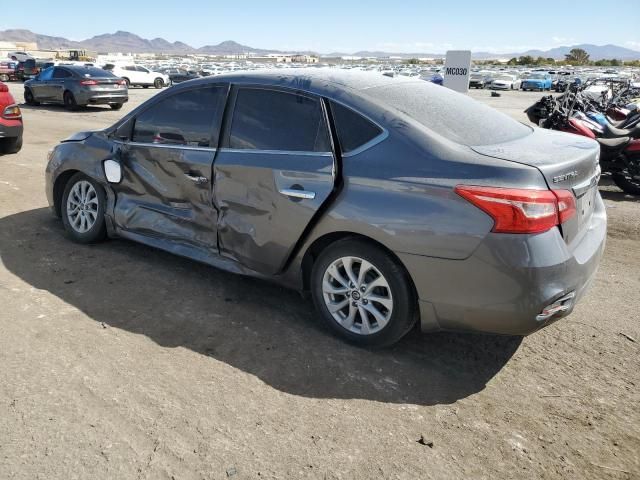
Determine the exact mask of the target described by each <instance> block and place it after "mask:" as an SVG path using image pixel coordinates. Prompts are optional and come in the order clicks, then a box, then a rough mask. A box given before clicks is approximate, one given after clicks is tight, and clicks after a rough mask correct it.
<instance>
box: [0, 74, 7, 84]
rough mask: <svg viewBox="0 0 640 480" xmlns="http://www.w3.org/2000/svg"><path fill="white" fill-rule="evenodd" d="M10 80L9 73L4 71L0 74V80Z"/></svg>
mask: <svg viewBox="0 0 640 480" xmlns="http://www.w3.org/2000/svg"><path fill="white" fill-rule="evenodd" d="M8 81H9V75H7V74H6V73H3V74H2V75H0V82H8Z"/></svg>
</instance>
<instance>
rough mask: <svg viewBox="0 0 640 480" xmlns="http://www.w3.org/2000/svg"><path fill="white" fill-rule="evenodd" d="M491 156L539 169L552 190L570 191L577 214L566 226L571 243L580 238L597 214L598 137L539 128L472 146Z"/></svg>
mask: <svg viewBox="0 0 640 480" xmlns="http://www.w3.org/2000/svg"><path fill="white" fill-rule="evenodd" d="M471 148H472V149H473V150H474V151H475V152H477V153H479V154H481V155H485V156H488V157H493V158H499V159H502V160H508V161H510V162H515V163H520V164H523V165H529V166H532V167H535V168H537V169H538V170H539V171H540V172H541V173H542V175H543V176H544V178H545V180H546V182H547V185H548V186H549V188H550V189H551V190H570V191H572V192H573V194H574V196H575V197H576V207H577V213H576V215H575V216H574V217H573V218H571V219H570V220H568V221H566V222H565V223H564V224H563V225H562V234H563V237H564V239H565V241H566V242H567V243H571V242H573V241H574V240H576V239H577V238H578V237H579V236H580V235H581V233H582V232H583V230H584V228H585V226H586V225H588V223H589V220H590V218H591V215H592V213H593V210H594V207H595V202H596V195H597V192H598V180H599V177H600V167H599V163H598V160H599V157H600V146H599V145H598V143H597V142H595V141H594V140H591V139H589V138H586V137H581V136H579V135H572V134H568V133H563V132H555V131H552V130H543V129H539V128H535V129H534V130H533V133H531V134H530V135H527V136H525V137H522V138H519V139H517V140H513V141H510V142H506V143H500V144H495V145H482V146H473V147H471Z"/></svg>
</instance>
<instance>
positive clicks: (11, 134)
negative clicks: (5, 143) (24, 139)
mask: <svg viewBox="0 0 640 480" xmlns="http://www.w3.org/2000/svg"><path fill="white" fill-rule="evenodd" d="M12 123H15V121H12ZM22 131H23V126H22V124H20V125H3V124H2V123H0V138H19V137H21V136H22Z"/></svg>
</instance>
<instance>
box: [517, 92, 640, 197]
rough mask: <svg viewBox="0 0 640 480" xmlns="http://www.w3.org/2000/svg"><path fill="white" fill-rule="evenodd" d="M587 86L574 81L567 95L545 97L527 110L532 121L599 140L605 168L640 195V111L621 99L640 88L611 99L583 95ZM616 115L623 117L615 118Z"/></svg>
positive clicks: (621, 184)
mask: <svg viewBox="0 0 640 480" xmlns="http://www.w3.org/2000/svg"><path fill="white" fill-rule="evenodd" d="M583 89H584V86H581V85H572V86H571V87H570V88H569V90H568V91H567V93H565V94H564V95H562V96H560V97H557V98H554V97H553V96H551V95H549V96H545V97H542V98H541V99H540V100H539V101H538V102H536V103H535V104H534V105H532V106H531V107H529V108H528V109H527V110H525V112H526V113H527V116H528V117H529V120H530V121H531V122H532V123H535V124H537V125H538V126H540V127H542V128H549V129H553V130H558V131H562V132H567V133H573V134H575V135H581V136H584V137H588V138H592V139H594V140H595V141H597V142H598V143H599V144H600V167H601V169H602V171H603V172H606V173H610V174H611V178H612V179H613V181H614V183H615V184H616V185H617V186H618V187H619V188H620V189H622V190H623V191H624V192H625V193H629V194H632V195H640V112H638V110H637V108H636V109H622V108H621V107H620V103H621V102H624V101H626V100H628V98H629V96H630V95H634V94H636V93H637V92H636V91H635V90H633V89H628V88H627V89H619V90H618V91H617V92H615V91H614V95H613V96H612V97H611V98H608V99H607V98H605V96H602V97H601V98H593V96H591V95H582V94H581V93H582V90H583ZM625 105H629V103H626V104H625ZM625 111H626V115H623V114H624V113H625ZM616 117H619V118H620V120H615V118H616Z"/></svg>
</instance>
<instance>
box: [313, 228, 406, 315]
mask: <svg viewBox="0 0 640 480" xmlns="http://www.w3.org/2000/svg"><path fill="white" fill-rule="evenodd" d="M346 239H354V240H360V241H363V242H366V243H369V244H371V245H374V246H376V247H378V248H380V249H381V250H382V251H384V252H385V253H387V254H388V255H389V256H390V257H391V258H392V259H393V261H394V262H396V263H397V264H398V265H399V266H400V267H401V268H402V270H403V271H404V274H405V275H406V277H407V280H408V281H409V284H410V285H411V289H412V290H413V296H414V299H415V301H416V303H417V301H418V292H417V290H416V286H415V283H414V281H413V278H412V277H411V275H410V274H409V270H408V269H407V267H406V266H405V265H404V263H403V262H402V260H400V258H399V257H398V256H397V255H396V254H395V253H394V252H393V250H391V249H390V248H389V247H387V246H386V245H384V244H383V243H381V242H380V241H378V240H375V239H373V238H371V237H369V236H367V235H363V234H361V233H355V232H350V231H337V232H330V233H326V234H324V235H322V236H320V237H318V238H316V239H315V240H314V241H313V242H312V243H311V244H310V245H309V246H308V247H307V249H306V250H305V252H304V255H303V256H302V262H301V269H302V272H301V273H302V288H303V291H309V290H310V289H311V272H312V270H313V265H314V263H315V262H316V260H317V259H318V258H319V257H320V255H321V254H322V252H323V251H324V250H325V249H326V248H328V247H329V246H330V245H333V244H334V243H336V242H339V241H342V240H346Z"/></svg>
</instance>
